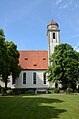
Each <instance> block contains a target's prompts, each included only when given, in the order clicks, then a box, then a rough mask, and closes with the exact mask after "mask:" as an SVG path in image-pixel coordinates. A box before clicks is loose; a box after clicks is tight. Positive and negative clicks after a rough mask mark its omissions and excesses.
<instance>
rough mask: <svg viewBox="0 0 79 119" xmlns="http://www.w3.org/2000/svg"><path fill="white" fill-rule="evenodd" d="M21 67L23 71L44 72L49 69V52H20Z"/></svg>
mask: <svg viewBox="0 0 79 119" xmlns="http://www.w3.org/2000/svg"><path fill="white" fill-rule="evenodd" d="M19 53H20V58H19V65H20V66H21V68H22V69H27V70H44V69H48V51H45V50H44V51H41V50H36V51H33V50H29V51H28V50H25V51H24V50H23V51H19Z"/></svg>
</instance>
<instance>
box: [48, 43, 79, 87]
mask: <svg viewBox="0 0 79 119" xmlns="http://www.w3.org/2000/svg"><path fill="white" fill-rule="evenodd" d="M50 62H51V66H49V68H48V71H47V72H48V79H49V81H53V82H56V83H57V82H59V81H60V82H61V84H62V88H63V89H67V87H70V88H73V89H76V82H77V81H78V78H79V53H78V52H77V51H75V50H74V49H73V48H72V47H71V45H69V44H60V45H57V46H56V47H55V49H54V53H53V54H52V55H51V56H50Z"/></svg>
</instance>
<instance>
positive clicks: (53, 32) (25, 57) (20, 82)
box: [0, 21, 60, 90]
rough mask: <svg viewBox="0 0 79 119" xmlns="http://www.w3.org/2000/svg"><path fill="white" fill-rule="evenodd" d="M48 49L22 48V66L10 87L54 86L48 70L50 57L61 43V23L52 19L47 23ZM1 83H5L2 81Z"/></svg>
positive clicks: (42, 88) (41, 87) (44, 88)
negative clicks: (47, 74) (47, 73)
mask: <svg viewBox="0 0 79 119" xmlns="http://www.w3.org/2000/svg"><path fill="white" fill-rule="evenodd" d="M47 36H48V50H21V51H19V53H20V58H19V65H20V66H21V68H22V71H21V72H20V75H19V77H18V78H17V79H16V81H15V84H13V83H12V81H11V80H10V82H9V83H8V87H11V88H27V89H36V90H46V89H47V88H49V87H52V86H54V84H50V83H49V82H48V79H47V77H46V70H47V69H48V66H49V65H50V62H49V57H50V55H51V54H53V52H54V47H55V46H56V45H59V44H60V30H59V25H58V24H57V23H56V22H54V21H51V22H50V23H49V24H48V25H47ZM0 85H1V86H3V85H4V84H3V83H2V82H0Z"/></svg>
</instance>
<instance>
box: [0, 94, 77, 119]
mask: <svg viewBox="0 0 79 119" xmlns="http://www.w3.org/2000/svg"><path fill="white" fill-rule="evenodd" d="M0 119H79V95H66V94H57V95H56V94H42V95H28V96H5V97H2V96H0Z"/></svg>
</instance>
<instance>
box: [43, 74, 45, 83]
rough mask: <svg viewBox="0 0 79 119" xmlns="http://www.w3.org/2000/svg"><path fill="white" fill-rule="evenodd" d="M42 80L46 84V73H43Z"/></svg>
mask: <svg viewBox="0 0 79 119" xmlns="http://www.w3.org/2000/svg"><path fill="white" fill-rule="evenodd" d="M43 82H44V84H46V73H44V74H43Z"/></svg>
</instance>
